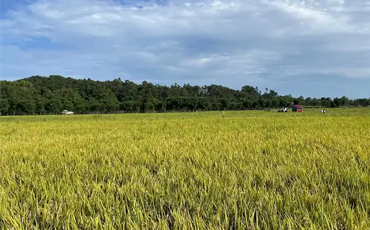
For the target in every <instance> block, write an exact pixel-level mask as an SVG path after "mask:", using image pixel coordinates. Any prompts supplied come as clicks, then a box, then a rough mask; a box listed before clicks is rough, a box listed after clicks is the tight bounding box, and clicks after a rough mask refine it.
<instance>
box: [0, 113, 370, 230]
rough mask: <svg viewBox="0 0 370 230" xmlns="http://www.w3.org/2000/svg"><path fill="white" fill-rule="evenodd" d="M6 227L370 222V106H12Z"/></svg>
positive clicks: (0, 224) (1, 166) (2, 215)
mask: <svg viewBox="0 0 370 230" xmlns="http://www.w3.org/2000/svg"><path fill="white" fill-rule="evenodd" d="M0 125H1V126H0V128H1V129H0V137H1V139H0V140H1V147H0V228H1V229H370V110H368V109H354V110H333V111H329V113H328V114H320V113H317V112H315V111H305V112H304V113H302V114H296V113H286V114H285V113H284V114H281V113H273V112H254V111H246V112H225V114H224V115H222V114H221V112H207V113H179V114H116V115H81V116H74V115H73V116H34V117H2V118H1V119H0Z"/></svg>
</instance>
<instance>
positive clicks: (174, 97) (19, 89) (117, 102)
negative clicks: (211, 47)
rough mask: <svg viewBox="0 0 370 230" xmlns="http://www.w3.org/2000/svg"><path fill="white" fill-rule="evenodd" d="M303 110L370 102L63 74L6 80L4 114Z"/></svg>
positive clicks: (0, 96)
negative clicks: (100, 79)
mask: <svg viewBox="0 0 370 230" xmlns="http://www.w3.org/2000/svg"><path fill="white" fill-rule="evenodd" d="M292 102H293V103H294V104H301V105H303V106H315V107H340V106H369V105H370V98H368V99H366V98H363V99H354V100H350V99H348V98H347V97H345V96H343V97H341V98H338V97H337V98H333V99H332V98H328V97H322V98H311V97H307V98H304V97H302V96H301V97H298V98H296V97H293V96H291V95H284V96H282V95H279V94H278V93H277V92H275V91H274V90H269V89H267V88H266V89H265V90H264V92H261V90H259V89H258V87H252V86H249V85H246V86H243V87H242V88H241V89H240V90H235V89H231V88H228V87H224V86H221V85H209V86H191V85H189V84H184V85H182V86H180V85H178V84H176V83H175V84H173V85H171V86H162V85H154V84H152V83H149V82H146V81H143V82H142V83H141V84H136V83H134V82H132V81H128V80H126V81H122V80H121V79H120V78H118V79H115V80H113V81H94V80H91V79H73V78H70V77H63V76H59V75H51V76H49V77H42V76H32V77H29V78H25V79H21V80H17V81H0V113H1V115H25V114H29V115H31V114H59V113H61V111H63V110H72V111H74V112H75V113H81V114H83V113H115V112H126V113H138V112H140V113H145V112H174V111H212V110H252V109H253V110H256V109H268V108H278V107H289V106H290V105H291V104H292Z"/></svg>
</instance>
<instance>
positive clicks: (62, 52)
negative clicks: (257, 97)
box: [0, 0, 370, 98]
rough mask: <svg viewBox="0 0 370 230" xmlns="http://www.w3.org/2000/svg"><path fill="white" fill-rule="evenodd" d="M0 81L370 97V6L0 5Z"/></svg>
mask: <svg viewBox="0 0 370 230" xmlns="http://www.w3.org/2000/svg"><path fill="white" fill-rule="evenodd" d="M0 1H1V10H0V13H1V16H0V29H1V34H0V36H1V42H0V52H1V53H0V54H1V56H0V60H1V66H0V67H1V68H0V76H1V79H2V80H16V79H21V78H25V77H29V76H32V75H43V76H48V75H51V74H58V75H63V76H71V77H75V78H91V79H95V80H112V79H116V78H119V77H120V78H121V79H122V80H125V79H127V80H131V81H134V82H137V83H140V82H142V81H144V80H146V81H149V82H153V83H155V84H163V85H170V84H173V83H175V82H176V83H178V84H184V83H190V84H191V85H210V84H220V85H225V86H228V87H232V88H235V89H240V88H241V87H242V86H243V85H252V86H258V87H259V88H260V89H265V87H267V88H269V89H274V90H276V91H277V92H279V93H280V94H292V95H293V96H300V95H303V96H304V97H308V96H311V97H336V96H343V95H345V96H348V97H350V98H360V97H361V98H363V97H366V98H368V97H370V0H351V1H348V0H347V1H345V0H327V1H316V0H301V1H298V0H248V1H246V0H227V1H226V0H225V1H221V0H219V1H214V0H212V1H211V0H189V1H184V0H157V1H151V0H147V1H141V2H139V1H134V0H0Z"/></svg>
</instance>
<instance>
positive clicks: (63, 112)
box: [62, 110, 74, 115]
mask: <svg viewBox="0 0 370 230" xmlns="http://www.w3.org/2000/svg"><path fill="white" fill-rule="evenodd" d="M62 114H64V115H72V114H74V113H73V112H72V111H68V110H63V111H62Z"/></svg>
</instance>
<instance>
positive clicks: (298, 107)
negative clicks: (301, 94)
mask: <svg viewBox="0 0 370 230" xmlns="http://www.w3.org/2000/svg"><path fill="white" fill-rule="evenodd" d="M292 112H303V108H302V106H301V105H292Z"/></svg>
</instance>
